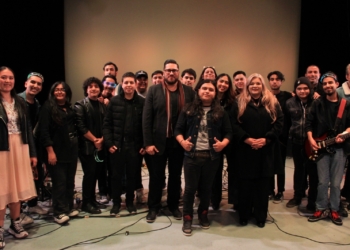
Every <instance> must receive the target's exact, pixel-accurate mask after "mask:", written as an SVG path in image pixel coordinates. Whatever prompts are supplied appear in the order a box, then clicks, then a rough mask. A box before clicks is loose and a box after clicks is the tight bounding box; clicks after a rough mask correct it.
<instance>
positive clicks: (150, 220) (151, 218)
mask: <svg viewBox="0 0 350 250" xmlns="http://www.w3.org/2000/svg"><path fill="white" fill-rule="evenodd" d="M157 214H158V212H157V211H156V210H154V209H151V210H149V211H148V214H147V216H146V221H147V222H148V223H153V222H154V221H155V220H156V218H157Z"/></svg>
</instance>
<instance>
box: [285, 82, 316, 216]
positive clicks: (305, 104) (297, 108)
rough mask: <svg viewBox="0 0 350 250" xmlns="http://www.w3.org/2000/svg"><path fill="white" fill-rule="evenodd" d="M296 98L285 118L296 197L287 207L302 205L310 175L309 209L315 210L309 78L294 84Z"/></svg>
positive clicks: (290, 100)
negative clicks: (309, 142) (309, 144)
mask: <svg viewBox="0 0 350 250" xmlns="http://www.w3.org/2000/svg"><path fill="white" fill-rule="evenodd" d="M294 93H295V96H294V97H292V98H290V99H289V100H288V101H287V102H286V110H287V112H286V113H285V116H286V117H287V119H289V120H290V121H291V123H292V124H291V127H290V130H289V136H290V137H291V141H292V153H293V161H294V178H293V187H294V197H293V199H291V200H289V201H288V203H287V207H289V208H291V207H295V206H298V205H300V204H301V199H302V197H304V196H305V189H306V183H305V179H306V174H307V173H308V174H309V183H310V188H309V196H308V205H307V208H308V209H309V210H311V211H314V210H315V201H316V195H317V184H318V179H317V170H316V166H315V164H314V163H312V162H309V161H308V159H307V156H306V153H305V147H304V144H305V140H306V139H307V138H306V132H305V122H306V116H307V114H308V113H309V111H310V108H311V104H312V101H313V93H312V86H311V83H310V81H309V80H308V78H306V77H300V78H298V79H297V80H296V81H295V84H294ZM309 170H313V171H309Z"/></svg>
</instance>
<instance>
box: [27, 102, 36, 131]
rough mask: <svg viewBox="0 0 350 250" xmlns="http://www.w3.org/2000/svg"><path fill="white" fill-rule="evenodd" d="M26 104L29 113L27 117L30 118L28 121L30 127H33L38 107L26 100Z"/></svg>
mask: <svg viewBox="0 0 350 250" xmlns="http://www.w3.org/2000/svg"><path fill="white" fill-rule="evenodd" d="M27 105H28V113H29V119H30V123H31V124H32V129H34V127H35V125H36V122H37V115H36V114H37V112H38V110H37V109H38V107H37V104H36V103H35V102H34V103H29V102H27Z"/></svg>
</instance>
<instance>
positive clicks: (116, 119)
mask: <svg viewBox="0 0 350 250" xmlns="http://www.w3.org/2000/svg"><path fill="white" fill-rule="evenodd" d="M126 101H127V100H126V99H125V98H124V92H121V93H119V95H117V96H114V97H112V98H111V100H110V101H109V104H108V106H107V110H106V115H105V118H104V121H103V130H102V131H103V140H104V144H105V145H106V147H107V150H108V149H109V148H110V147H112V146H114V145H115V146H116V147H117V148H118V149H120V148H121V147H122V145H123V140H124V136H123V134H124V124H125V118H126ZM144 103H145V98H143V97H142V96H140V95H138V94H137V93H136V91H135V92H134V97H133V99H132V105H133V112H134V113H133V114H132V119H133V121H132V124H133V130H132V131H133V132H134V133H133V141H134V143H135V147H136V149H138V150H140V149H141V148H142V147H143V136H142V112H143V106H144Z"/></svg>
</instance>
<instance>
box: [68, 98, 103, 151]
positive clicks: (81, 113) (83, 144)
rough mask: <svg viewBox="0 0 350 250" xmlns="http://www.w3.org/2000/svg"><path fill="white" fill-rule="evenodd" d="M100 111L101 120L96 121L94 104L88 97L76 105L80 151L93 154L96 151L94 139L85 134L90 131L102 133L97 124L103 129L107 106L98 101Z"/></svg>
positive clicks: (94, 133)
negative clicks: (91, 139) (86, 136)
mask: <svg viewBox="0 0 350 250" xmlns="http://www.w3.org/2000/svg"><path fill="white" fill-rule="evenodd" d="M98 105H99V106H98V107H99V112H100V113H101V116H100V120H99V121H95V120H94V117H93V115H92V112H94V107H93V106H92V104H91V102H90V99H89V98H88V97H86V98H84V99H82V100H80V101H78V102H76V103H75V105H74V112H75V121H76V126H77V130H78V135H79V152H80V153H82V154H84V155H91V154H93V153H94V150H95V145H94V143H93V142H92V141H90V140H88V139H87V138H85V136H84V135H85V134H86V133H87V132H88V131H90V132H91V133H92V134H93V135H95V136H96V135H97V134H102V131H97V129H98V128H97V127H96V124H99V128H100V129H101V130H102V126H103V118H104V116H105V113H106V106H105V105H104V104H102V103H100V102H98Z"/></svg>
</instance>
